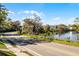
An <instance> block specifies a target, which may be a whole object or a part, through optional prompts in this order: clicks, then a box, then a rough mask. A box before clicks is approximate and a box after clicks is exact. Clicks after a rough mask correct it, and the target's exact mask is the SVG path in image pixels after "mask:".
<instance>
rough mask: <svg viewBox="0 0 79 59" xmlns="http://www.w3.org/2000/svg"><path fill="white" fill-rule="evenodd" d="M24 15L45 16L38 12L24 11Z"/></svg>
mask: <svg viewBox="0 0 79 59" xmlns="http://www.w3.org/2000/svg"><path fill="white" fill-rule="evenodd" d="M23 13H25V14H31V15H33V14H36V15H38V16H44V13H42V12H39V11H36V10H25V11H23Z"/></svg>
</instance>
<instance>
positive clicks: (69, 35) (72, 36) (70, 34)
mask: <svg viewBox="0 0 79 59" xmlns="http://www.w3.org/2000/svg"><path fill="white" fill-rule="evenodd" d="M78 34H79V33H76V32H73V31H70V32H68V33H64V34H54V35H52V36H50V37H53V36H54V38H57V39H61V40H66V39H69V40H70V41H79V35H78Z"/></svg>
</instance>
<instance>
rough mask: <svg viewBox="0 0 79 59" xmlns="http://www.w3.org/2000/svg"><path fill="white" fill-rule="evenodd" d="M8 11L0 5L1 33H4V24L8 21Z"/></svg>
mask: <svg viewBox="0 0 79 59" xmlns="http://www.w3.org/2000/svg"><path fill="white" fill-rule="evenodd" d="M7 15H8V10H7V9H6V8H5V7H4V5H2V4H0V32H2V31H4V30H5V28H4V22H5V20H6V19H7Z"/></svg>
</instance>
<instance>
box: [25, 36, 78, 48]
mask: <svg viewBox="0 0 79 59" xmlns="http://www.w3.org/2000/svg"><path fill="white" fill-rule="evenodd" d="M24 36H27V37H28V38H37V39H39V40H42V41H49V42H55V43H60V44H66V45H71V46H78V47H79V42H72V41H69V40H68V39H66V40H59V39H51V40H49V39H48V38H45V37H44V36H39V35H24Z"/></svg>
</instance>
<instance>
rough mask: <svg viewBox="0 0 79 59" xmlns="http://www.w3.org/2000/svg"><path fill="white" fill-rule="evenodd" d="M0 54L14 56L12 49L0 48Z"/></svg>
mask: <svg viewBox="0 0 79 59" xmlns="http://www.w3.org/2000/svg"><path fill="white" fill-rule="evenodd" d="M0 56H16V54H14V52H12V51H2V50H0Z"/></svg>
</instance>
